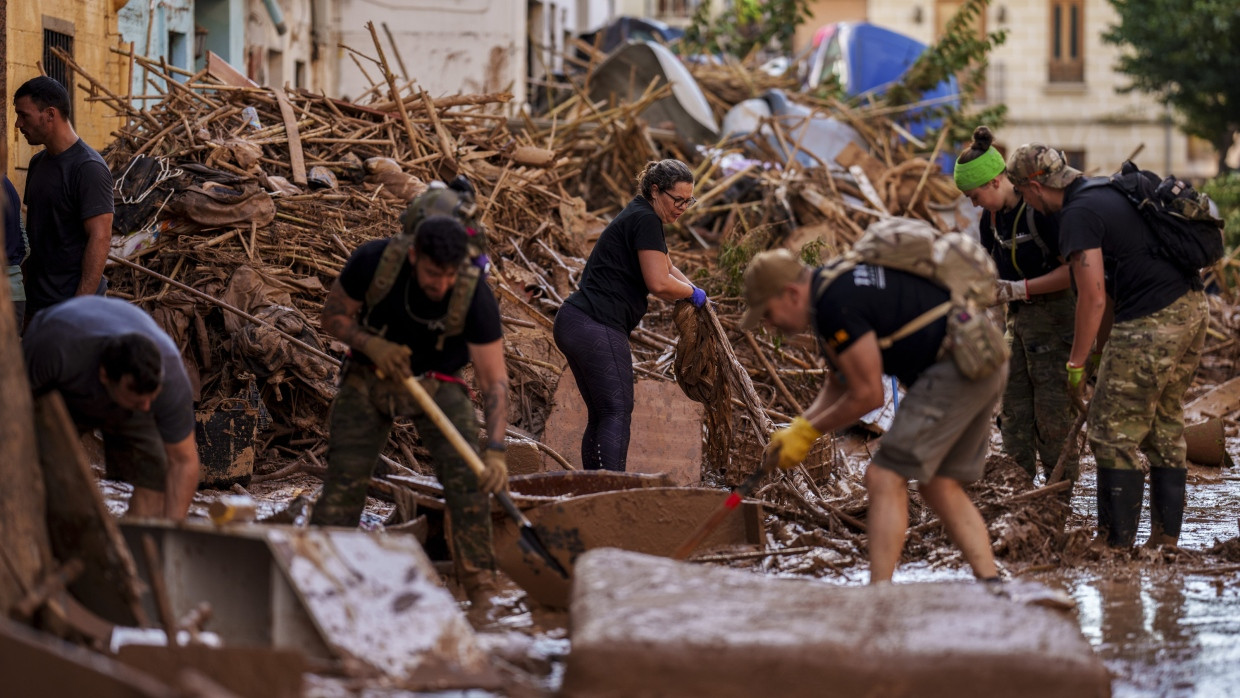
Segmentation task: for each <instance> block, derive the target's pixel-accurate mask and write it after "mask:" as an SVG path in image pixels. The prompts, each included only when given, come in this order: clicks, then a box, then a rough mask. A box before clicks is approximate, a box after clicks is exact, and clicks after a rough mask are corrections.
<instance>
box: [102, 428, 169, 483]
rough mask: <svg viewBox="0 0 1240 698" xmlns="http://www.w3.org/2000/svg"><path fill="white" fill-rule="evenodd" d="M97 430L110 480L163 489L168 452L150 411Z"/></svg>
mask: <svg viewBox="0 0 1240 698" xmlns="http://www.w3.org/2000/svg"><path fill="white" fill-rule="evenodd" d="M100 431H101V432H102V433H103V459H104V463H105V468H106V470H107V476H108V478H109V479H111V480H121V481H123V482H128V483H129V484H131V485H133V486H134V487H145V488H147V489H148V490H155V491H156V492H163V491H164V485H165V483H166V482H167V479H168V452H167V451H166V450H165V449H164V441H163V439H161V438H160V436H159V428H158V427H156V425H155V419H154V418H153V417H152V416H151V414H150V413H142V412H137V413H134V414H132V415H130V417H129V419H126V420H124V421H123V422H120V423H118V424H113V425H109V426H107V427H104V428H103V429H101V430H100Z"/></svg>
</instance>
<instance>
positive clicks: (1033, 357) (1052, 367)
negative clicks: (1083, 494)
mask: <svg viewBox="0 0 1240 698" xmlns="http://www.w3.org/2000/svg"><path fill="white" fill-rule="evenodd" d="M1075 315H1076V300H1075V297H1074V296H1073V295H1072V294H1071V293H1069V292H1063V293H1061V294H1054V295H1052V296H1051V297H1037V296H1035V300H1034V301H1033V302H1031V303H1009V304H1008V313H1007V333H1006V334H1007V337H1006V338H1007V342H1008V346H1009V347H1010V348H1011V350H1012V358H1011V360H1010V361H1009V364H1008V365H1009V367H1010V370H1009V372H1008V384H1007V389H1006V390H1005V391H1004V392H1003V399H1002V401H1001V402H1000V403H999V420H1000V432H1001V433H1002V435H1003V452H1004V453H1006V454H1007V455H1008V456H1010V457H1011V458H1012V460H1014V461H1016V462H1017V463H1018V464H1020V467H1022V468H1024V469H1025V471H1026V472H1027V473H1029V477H1030V478H1034V477H1036V476H1037V474H1038V459H1039V457H1040V458H1041V460H1042V470H1043V471H1044V472H1045V473H1046V476H1047V477H1050V474H1051V471H1052V470H1054V468H1055V464H1056V463H1057V462H1059V453H1060V451H1062V450H1063V445H1064V441H1065V440H1066V439H1067V437H1068V430H1069V429H1071V428H1072V421H1073V418H1074V417H1075V416H1076V413H1075V411H1074V410H1073V408H1072V403H1071V401H1070V400H1069V398H1068V391H1067V390H1066V389H1065V387H1064V368H1063V367H1064V364H1066V363H1067V362H1068V353H1069V351H1070V350H1071V349H1072V328H1073V323H1074V318H1075ZM1079 471H1080V463H1079V459H1077V458H1072V459H1071V460H1069V461H1068V462H1066V463H1065V464H1064V478H1065V479H1068V480H1076V478H1077V475H1078V473H1079Z"/></svg>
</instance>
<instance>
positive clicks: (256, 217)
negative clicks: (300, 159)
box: [167, 182, 276, 230]
mask: <svg viewBox="0 0 1240 698" xmlns="http://www.w3.org/2000/svg"><path fill="white" fill-rule="evenodd" d="M167 210H168V213H170V214H172V215H173V216H177V217H179V218H183V219H186V220H188V221H190V223H191V228H190V230H193V229H194V228H197V229H204V228H227V227H230V226H244V227H246V228H249V227H250V226H251V225H256V226H258V227H259V228H262V227H265V226H267V225H268V224H270V223H271V222H272V221H273V220H275V217H276V205H275V203H274V202H272V200H271V196H270V195H269V194H268V193H267V192H266V191H264V190H263V189H261V188H260V187H259V186H258V185H257V184H254V183H252V182H247V183H245V184H242V185H238V186H236V187H230V186H227V185H224V184H220V183H218V182H203V183H202V184H201V185H200V186H195V187H189V188H187V189H183V190H182V191H181V192H180V193H179V194H177V195H176V196H174V197H172V199H171V200H169V201H168V206H167Z"/></svg>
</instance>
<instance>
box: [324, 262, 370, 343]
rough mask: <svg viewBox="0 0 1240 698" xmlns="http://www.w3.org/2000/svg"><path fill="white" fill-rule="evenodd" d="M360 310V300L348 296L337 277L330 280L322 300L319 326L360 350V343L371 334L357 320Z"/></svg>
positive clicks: (364, 341)
mask: <svg viewBox="0 0 1240 698" xmlns="http://www.w3.org/2000/svg"><path fill="white" fill-rule="evenodd" d="M361 310H362V301H356V300H353V299H352V298H350V297H349V294H347V293H345V290H344V287H343V286H341V285H340V280H339V279H337V280H336V281H333V282H332V287H331V290H330V291H328V292H327V300H326V301H324V302H323V312H322V313H321V314H320V315H319V327H320V328H322V329H323V331H325V332H327V333H328V334H330V335H332V336H333V337H335V338H337V339H339V340H340V341H342V342H344V343H345V344H348V345H349V346H350V347H353V348H354V349H357V350H358V351H361V350H362V345H364V344H365V343H366V340H367V339H369V338H370V337H372V336H373V335H371V334H370V333H369V332H366V331H365V330H363V329H362V326H361V325H360V324H358V322H357V316H358V313H360V312H361Z"/></svg>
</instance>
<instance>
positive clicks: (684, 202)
mask: <svg viewBox="0 0 1240 698" xmlns="http://www.w3.org/2000/svg"><path fill="white" fill-rule="evenodd" d="M659 191H662V192H663V195H664V196H666V197H667V198H669V199H671V200H672V205H673V206H675V207H676V208H678V209H681V210H684V209H686V208H689V207H690V206H692V205H693V204H696V203H697V199H695V198H693V197H692V196H690V197H689V198H687V199H682V198H680V197H679V196H672V195H671V194H668V193H667V192H665V191H663V190H662V189H660V190H659Z"/></svg>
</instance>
